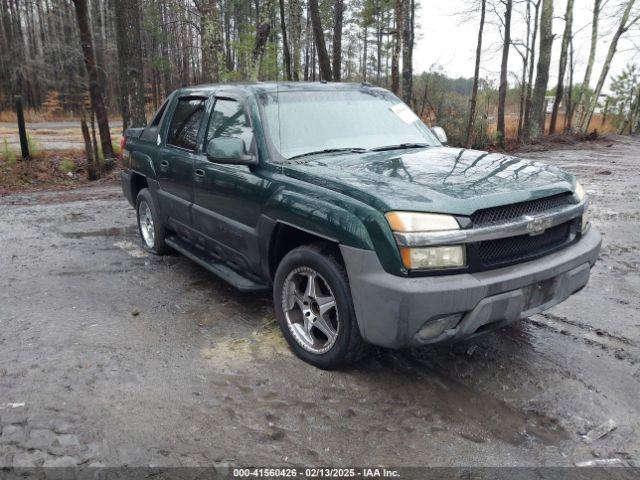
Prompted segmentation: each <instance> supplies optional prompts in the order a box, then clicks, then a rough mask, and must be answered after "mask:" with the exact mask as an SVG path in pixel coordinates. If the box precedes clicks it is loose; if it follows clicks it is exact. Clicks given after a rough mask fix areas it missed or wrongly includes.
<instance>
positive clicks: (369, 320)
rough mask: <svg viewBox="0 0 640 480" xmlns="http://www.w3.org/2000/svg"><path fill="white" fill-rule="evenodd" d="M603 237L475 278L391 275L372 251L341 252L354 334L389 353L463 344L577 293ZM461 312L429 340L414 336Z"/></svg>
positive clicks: (349, 249)
mask: <svg viewBox="0 0 640 480" xmlns="http://www.w3.org/2000/svg"><path fill="white" fill-rule="evenodd" d="M601 242H602V239H601V236H600V234H599V233H598V232H597V231H596V230H595V229H593V228H590V229H589V231H588V232H587V233H586V234H584V235H583V237H582V238H581V239H580V241H579V242H577V243H575V244H573V245H571V246H569V247H567V248H564V249H562V250H560V251H558V252H555V253H552V254H549V255H547V256H545V257H542V258H539V259H536V260H533V261H530V262H526V263H521V264H517V265H512V266H509V267H505V268H499V269H495V270H489V271H484V272H478V273H464V274H456V275H443V276H433V277H416V278H407V277H398V276H395V275H391V274H389V273H387V272H385V271H384V270H383V268H382V266H381V265H380V262H379V260H378V257H377V255H376V253H375V252H374V251H371V250H361V249H357V248H352V247H347V246H344V245H343V246H341V249H342V254H343V255H342V256H343V258H344V259H345V263H346V267H347V273H348V275H349V283H350V286H351V295H352V297H353V302H354V307H355V313H356V318H357V320H358V326H359V327H360V332H361V334H362V336H363V338H364V339H365V340H367V341H368V342H370V343H373V344H376V345H380V346H383V347H389V348H401V347H407V346H415V345H423V344H431V343H441V342H445V341H451V340H462V339H466V338H470V337H473V336H476V335H479V334H481V333H484V332H486V331H489V330H493V329H494V328H498V327H501V326H504V325H506V324H508V323H510V322H513V321H515V320H519V319H522V318H526V317H529V316H531V315H534V314H536V313H539V312H541V311H543V310H546V309H548V308H550V307H552V306H554V305H556V304H558V303H560V302H562V301H563V300H565V299H566V298H568V297H569V296H571V295H572V294H573V293H575V292H577V291H578V290H580V289H581V288H582V287H584V286H585V285H586V284H587V282H588V280H589V272H590V270H591V267H592V266H593V264H594V263H595V262H596V259H597V258H598V254H599V252H600V245H601ZM452 314H460V315H461V320H460V321H459V323H458V324H457V326H455V327H454V328H450V329H448V330H445V331H444V332H442V333H441V334H440V335H438V336H437V337H434V338H425V337H424V336H423V335H420V334H419V332H420V330H421V329H422V328H423V327H425V326H426V325H427V324H428V323H429V322H432V321H434V320H437V319H440V318H443V317H446V316H449V315H452Z"/></svg>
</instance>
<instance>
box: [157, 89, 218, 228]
mask: <svg viewBox="0 0 640 480" xmlns="http://www.w3.org/2000/svg"><path fill="white" fill-rule="evenodd" d="M205 102H206V98H203V97H192V96H186V97H180V98H178V99H177V102H176V106H175V108H174V110H173V115H172V117H171V120H170V122H169V126H168V128H167V129H166V133H165V139H164V142H162V143H161V145H160V147H159V152H158V158H157V160H156V161H157V164H156V165H157V172H158V181H159V183H160V191H159V199H160V205H161V208H162V213H163V214H164V216H165V221H166V222H167V224H168V225H169V226H170V227H171V228H172V229H173V230H175V231H176V232H178V233H179V234H182V235H183V236H190V235H189V234H188V232H189V229H190V227H191V226H192V219H191V206H192V205H193V168H194V161H195V158H196V153H195V152H196V150H197V145H198V141H197V139H198V132H199V130H200V125H201V124H202V120H203V118H204V112H205Z"/></svg>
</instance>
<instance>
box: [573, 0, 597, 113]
mask: <svg viewBox="0 0 640 480" xmlns="http://www.w3.org/2000/svg"><path fill="white" fill-rule="evenodd" d="M601 5H602V0H594V2H593V18H592V20H591V46H590V47H589V59H588V60H587V69H586V70H585V72H584V79H583V80H582V86H581V87H580V95H579V96H578V101H577V102H576V105H577V106H578V108H579V109H580V113H579V114H578V125H582V120H583V119H584V114H585V112H586V108H585V107H584V105H583V102H584V97H585V94H586V92H587V89H588V88H589V83H590V82H591V72H592V71H593V62H594V61H595V58H596V48H597V46H598V19H599V18H600V9H601Z"/></svg>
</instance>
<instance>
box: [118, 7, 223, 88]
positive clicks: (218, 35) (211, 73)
mask: <svg viewBox="0 0 640 480" xmlns="http://www.w3.org/2000/svg"><path fill="white" fill-rule="evenodd" d="M122 1H126V0H122ZM195 5H196V8H197V9H198V12H199V13H200V43H201V45H202V72H201V76H200V79H201V82H203V83H217V82H219V81H220V73H221V68H220V67H221V66H223V65H224V62H223V59H222V55H221V54H222V52H223V41H222V23H221V22H220V12H219V9H218V0H200V1H197V2H195Z"/></svg>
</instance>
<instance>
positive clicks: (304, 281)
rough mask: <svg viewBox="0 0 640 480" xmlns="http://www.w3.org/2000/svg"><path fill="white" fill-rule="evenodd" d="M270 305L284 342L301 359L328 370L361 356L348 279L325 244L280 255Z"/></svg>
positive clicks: (334, 255) (335, 253)
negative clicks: (281, 257) (285, 341)
mask: <svg viewBox="0 0 640 480" xmlns="http://www.w3.org/2000/svg"><path fill="white" fill-rule="evenodd" d="M273 304H274V307H275V312H276V317H277V319H278V324H279V325H280V329H281V330H282V333H283V335H284V337H285V339H286V340H287V343H288V344H289V346H290V347H291V349H292V350H293V352H294V353H295V354H296V355H297V356H298V357H299V358H301V359H302V360H304V361H305V362H307V363H309V364H311V365H314V366H316V367H318V368H322V369H325V370H333V369H336V368H340V367H344V366H346V365H349V364H351V363H353V362H355V361H357V360H358V359H359V358H361V357H362V356H363V354H364V352H365V342H364V340H363V339H362V336H361V335H360V330H359V328H358V324H357V321H356V316H355V312H354V308H353V301H352V299H351V290H350V288H349V279H348V277H347V273H346V271H345V269H344V267H343V266H342V265H341V263H340V262H339V261H338V259H337V252H336V251H335V248H334V247H333V246H332V245H331V244H327V243H321V244H314V245H305V246H302V247H298V248H296V249H294V250H292V251H291V252H289V253H288V254H287V255H286V256H285V257H284V258H283V259H282V261H281V262H280V264H279V265H278V269H277V270H276V275H275V279H274V288H273Z"/></svg>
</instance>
